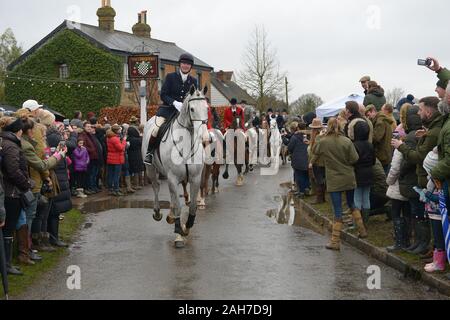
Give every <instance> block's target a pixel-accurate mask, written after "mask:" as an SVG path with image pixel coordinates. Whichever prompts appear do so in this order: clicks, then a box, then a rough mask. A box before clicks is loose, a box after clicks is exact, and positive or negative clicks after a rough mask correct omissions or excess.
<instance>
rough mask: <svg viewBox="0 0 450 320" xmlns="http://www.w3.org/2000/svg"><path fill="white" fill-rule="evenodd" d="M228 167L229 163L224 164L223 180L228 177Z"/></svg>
mask: <svg viewBox="0 0 450 320" xmlns="http://www.w3.org/2000/svg"><path fill="white" fill-rule="evenodd" d="M228 167H229V165H228V164H226V165H225V172H224V173H223V175H222V178H224V179H225V180H227V179H228V178H229V177H230V175H229V174H228Z"/></svg>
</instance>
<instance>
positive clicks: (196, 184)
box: [185, 177, 201, 235]
mask: <svg viewBox="0 0 450 320" xmlns="http://www.w3.org/2000/svg"><path fill="white" fill-rule="evenodd" d="M200 182H201V177H196V178H194V179H193V180H192V181H191V197H196V196H197V194H198V192H199V191H200ZM196 216H197V203H195V202H194V201H192V202H191V204H190V206H189V217H188V220H187V222H186V231H185V234H186V235H188V234H189V231H190V229H192V227H193V226H194V223H195V217H196Z"/></svg>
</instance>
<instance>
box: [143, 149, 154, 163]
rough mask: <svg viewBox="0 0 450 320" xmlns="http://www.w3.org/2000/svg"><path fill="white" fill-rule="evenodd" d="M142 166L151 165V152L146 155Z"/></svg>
mask: <svg viewBox="0 0 450 320" xmlns="http://www.w3.org/2000/svg"><path fill="white" fill-rule="evenodd" d="M144 164H146V165H149V166H151V165H153V153H151V152H149V153H147V155H146V156H145V159H144Z"/></svg>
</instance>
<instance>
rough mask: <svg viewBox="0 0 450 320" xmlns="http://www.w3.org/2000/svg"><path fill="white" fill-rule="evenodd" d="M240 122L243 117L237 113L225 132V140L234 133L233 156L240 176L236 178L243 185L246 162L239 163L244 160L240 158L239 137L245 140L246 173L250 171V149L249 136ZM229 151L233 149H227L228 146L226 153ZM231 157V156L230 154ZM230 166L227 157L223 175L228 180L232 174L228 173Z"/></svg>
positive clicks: (239, 184) (237, 183)
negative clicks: (243, 169) (243, 170)
mask: <svg viewBox="0 0 450 320" xmlns="http://www.w3.org/2000/svg"><path fill="white" fill-rule="evenodd" d="M240 122H241V118H240V117H239V116H238V115H236V114H235V115H234V116H233V122H232V123H231V127H230V128H228V131H227V132H226V133H225V142H226V141H227V140H228V139H227V135H229V134H233V135H234V138H233V139H234V148H233V155H232V157H233V162H234V165H235V167H236V171H237V173H238V177H237V180H236V185H237V186H242V185H243V184H244V176H243V173H242V168H243V166H244V164H243V163H239V162H242V161H240V160H242V159H240V157H239V152H238V151H239V148H238V147H239V146H240V145H239V144H238V139H239V140H240V141H241V143H242V141H243V142H244V155H243V156H244V162H245V172H244V174H247V173H248V172H249V151H248V143H247V136H246V134H245V132H244V131H243V130H242V129H241V128H242V126H241V123H240ZM224 146H226V143H225V144H224ZM228 152H231V151H230V150H226V148H225V152H224V155H225V156H226V155H227V154H228ZM230 158H231V156H230ZM228 167H229V164H228V163H227V162H226V159H225V172H224V173H223V175H222V177H223V178H224V179H225V180H227V179H228V178H229V177H230V175H229V173H228Z"/></svg>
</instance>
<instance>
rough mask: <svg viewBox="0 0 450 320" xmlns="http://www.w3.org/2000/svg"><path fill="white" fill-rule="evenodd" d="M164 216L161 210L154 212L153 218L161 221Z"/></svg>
mask: <svg viewBox="0 0 450 320" xmlns="http://www.w3.org/2000/svg"><path fill="white" fill-rule="evenodd" d="M162 218H163V215H162V214H161V212H159V211H158V212H155V213H154V214H153V219H155V221H157V222H160V221H161V220H162Z"/></svg>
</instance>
